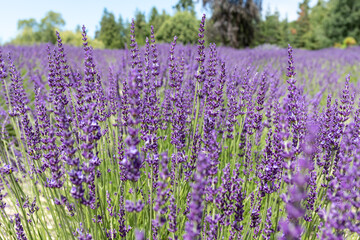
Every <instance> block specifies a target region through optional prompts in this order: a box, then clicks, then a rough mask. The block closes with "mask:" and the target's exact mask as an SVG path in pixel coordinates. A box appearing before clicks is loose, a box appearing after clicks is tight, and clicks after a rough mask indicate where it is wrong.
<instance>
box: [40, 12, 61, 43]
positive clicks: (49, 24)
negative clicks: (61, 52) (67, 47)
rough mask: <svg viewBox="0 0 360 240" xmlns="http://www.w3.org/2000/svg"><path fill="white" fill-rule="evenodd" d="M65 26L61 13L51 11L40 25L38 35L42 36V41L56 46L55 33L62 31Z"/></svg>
mask: <svg viewBox="0 0 360 240" xmlns="http://www.w3.org/2000/svg"><path fill="white" fill-rule="evenodd" d="M64 25H65V21H64V19H63V18H62V17H61V14H60V13H57V12H53V11H49V12H48V13H47V14H46V15H45V17H44V18H42V19H41V20H40V23H39V25H38V28H39V29H38V33H39V34H40V36H41V37H40V39H41V40H40V41H41V42H51V43H53V44H55V43H56V39H57V38H56V34H55V31H56V30H61V28H62V27H63V26H64Z"/></svg>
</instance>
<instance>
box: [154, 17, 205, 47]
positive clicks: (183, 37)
mask: <svg viewBox="0 0 360 240" xmlns="http://www.w3.org/2000/svg"><path fill="white" fill-rule="evenodd" d="M198 26H199V21H198V20H197V19H196V17H195V16H194V15H192V14H191V13H190V12H187V11H186V12H177V13H176V14H175V15H174V16H173V17H171V18H169V19H168V20H166V21H165V22H164V23H163V24H162V25H161V27H160V29H159V31H158V33H157V39H158V40H159V41H164V42H171V41H173V39H174V36H177V37H178V42H182V43H184V44H186V43H195V42H196V39H197V38H196V36H197V34H198Z"/></svg>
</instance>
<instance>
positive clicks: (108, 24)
mask: <svg viewBox="0 0 360 240" xmlns="http://www.w3.org/2000/svg"><path fill="white" fill-rule="evenodd" d="M201 1H202V5H203V7H204V8H206V9H207V10H209V11H210V13H211V14H210V18H208V19H209V21H208V22H207V23H206V34H205V35H206V38H207V39H206V41H207V42H215V43H217V44H218V45H225V46H231V47H235V48H243V47H256V46H258V45H263V44H272V45H276V46H279V47H285V46H287V44H289V43H290V44H292V46H294V47H297V48H306V49H320V48H326V47H332V46H335V47H347V46H349V45H354V44H356V43H357V42H360V24H359V22H360V1H358V0H317V3H316V4H315V5H314V6H313V7H310V6H309V2H310V0H302V1H301V2H300V3H299V6H298V16H297V19H296V20H295V21H288V19H287V18H285V19H281V18H280V14H279V12H278V11H277V10H275V11H274V12H271V11H270V9H269V8H268V9H267V10H266V11H265V14H264V16H263V17H262V16H261V12H262V11H263V9H262V0H201ZM194 3H195V2H194V0H179V1H178V3H177V4H176V5H175V6H174V9H176V12H175V14H174V15H172V16H171V15H170V14H168V13H167V12H166V11H162V12H159V11H158V10H157V8H156V7H153V8H152V9H151V10H150V12H149V13H148V14H147V15H146V14H145V13H144V12H141V11H138V10H137V11H136V12H135V15H134V20H135V32H136V38H137V41H138V44H139V45H144V44H145V38H146V36H150V26H151V25H152V26H154V29H155V34H156V38H157V41H158V42H171V41H172V39H173V37H174V36H175V35H176V36H177V37H178V41H179V42H182V43H184V44H188V43H189V44H195V43H196V37H194V36H197V32H198V26H199V23H200V20H199V19H197V18H196V13H195V8H194ZM64 25H65V20H64V19H63V18H62V17H61V14H59V13H56V12H53V11H50V12H48V13H47V14H46V16H45V17H44V18H43V19H41V20H40V22H36V20H35V19H27V20H20V21H19V22H18V30H19V34H18V35H17V36H16V38H15V39H13V40H12V41H11V42H10V43H12V44H34V43H40V42H51V43H55V41H56V35H55V30H56V29H59V30H61V29H62V27H64ZM129 35H130V23H129V22H128V21H127V20H124V19H123V18H122V17H121V16H119V17H118V18H117V17H116V16H115V15H114V14H113V13H112V12H111V11H109V10H107V9H104V11H103V15H102V17H101V20H100V22H99V29H98V30H97V31H96V33H95V37H94V39H91V44H92V46H94V47H98V48H109V49H120V48H125V47H126V45H127V44H128V42H129V39H130V38H129ZM62 37H63V41H64V43H67V44H71V45H76V46H80V45H81V34H80V27H78V28H77V29H76V30H75V31H63V32H62Z"/></svg>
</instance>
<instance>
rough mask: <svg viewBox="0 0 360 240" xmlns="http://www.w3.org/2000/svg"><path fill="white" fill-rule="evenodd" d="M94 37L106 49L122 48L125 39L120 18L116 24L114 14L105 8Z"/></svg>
mask: <svg viewBox="0 0 360 240" xmlns="http://www.w3.org/2000/svg"><path fill="white" fill-rule="evenodd" d="M95 37H96V38H97V39H99V40H100V41H102V42H103V43H104V45H105V47H106V48H124V46H125V39H126V38H125V28H124V26H123V22H122V18H121V16H120V18H119V22H118V23H117V22H116V20H115V16H114V14H113V13H111V12H108V11H107V9H106V8H105V9H104V13H103V16H102V18H101V21H100V30H99V31H97V32H96V34H95Z"/></svg>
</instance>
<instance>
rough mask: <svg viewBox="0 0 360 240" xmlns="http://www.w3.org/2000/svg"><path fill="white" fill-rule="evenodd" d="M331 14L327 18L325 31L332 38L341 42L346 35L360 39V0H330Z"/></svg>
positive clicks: (333, 40)
mask: <svg viewBox="0 0 360 240" xmlns="http://www.w3.org/2000/svg"><path fill="white" fill-rule="evenodd" d="M329 8H330V9H329V11H330V12H329V16H330V17H328V18H327V19H326V20H325V32H326V35H327V36H328V37H329V38H330V40H331V41H332V42H333V43H335V42H338V43H341V42H342V41H343V39H344V38H346V37H353V38H355V39H356V41H357V42H359V41H360V24H359V23H360V1H359V0H330V2H329Z"/></svg>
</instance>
